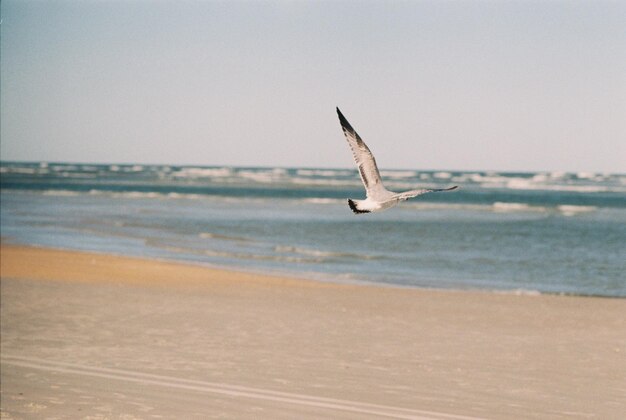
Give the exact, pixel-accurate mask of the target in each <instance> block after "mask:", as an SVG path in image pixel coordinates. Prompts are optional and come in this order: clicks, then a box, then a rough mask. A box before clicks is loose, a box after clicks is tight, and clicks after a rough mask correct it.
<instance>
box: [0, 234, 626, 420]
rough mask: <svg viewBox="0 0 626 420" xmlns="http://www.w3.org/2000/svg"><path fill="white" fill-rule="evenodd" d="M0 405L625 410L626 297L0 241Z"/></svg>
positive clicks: (142, 413) (412, 414) (61, 409)
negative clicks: (204, 263) (260, 270)
mask: <svg viewBox="0 0 626 420" xmlns="http://www.w3.org/2000/svg"><path fill="white" fill-rule="evenodd" d="M1 263H2V265H1V278H2V279H1V286H2V289H1V299H2V300H1V310H2V312H1V318H0V320H1V325H0V326H1V333H2V342H1V355H2V363H1V368H2V369H1V382H2V389H1V411H2V418H3V419H4V418H9V419H10V418H15V419H18V418H68V419H70V418H71V419H74V418H115V419H119V418H124V419H134V418H142V419H143V418H146V419H149V418H237V419H247V418H255V419H258V418H268V419H275V418H276V419H280V418H284V419H293V418H302V419H307V418H309V419H313V418H315V419H317V418H355V419H356V418H359V419H360V418H372V419H374V418H434V419H458V418H494V419H510V418H601V419H618V418H623V414H624V413H625V412H626V375H625V374H624V372H626V333H625V331H626V299H604V298H591V297H566V296H548V295H540V296H530V295H514V294H497V293H483V292H465V291H463V292H459V291H433V290H417V289H402V288H391V287H375V286H362V285H341V284H330V283H321V282H313V281H306V280H298V279H290V278H281V277H275V276H266V275H255V274H249V273H238V272H236V271H225V270H217V269H211V268H205V267H200V266H193V265H185V264H178V263H171V262H160V261H152V260H142V259H135V258H125V257H117V256H110V255H100V254H91V253H82V252H69V251H58V250H51V249H40V248H29V247H20V246H13V245H5V244H3V245H2V250H1Z"/></svg>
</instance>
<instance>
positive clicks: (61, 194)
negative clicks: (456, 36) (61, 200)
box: [43, 190, 81, 197]
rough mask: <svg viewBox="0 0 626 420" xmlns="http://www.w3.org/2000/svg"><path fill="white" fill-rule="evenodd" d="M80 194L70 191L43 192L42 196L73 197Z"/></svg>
mask: <svg viewBox="0 0 626 420" xmlns="http://www.w3.org/2000/svg"><path fill="white" fill-rule="evenodd" d="M80 194H81V193H80V192H78V191H70V190H46V191H44V192H43V195H49V196H53V197H74V196H77V195H80Z"/></svg>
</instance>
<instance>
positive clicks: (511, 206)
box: [492, 201, 547, 213]
mask: <svg viewBox="0 0 626 420" xmlns="http://www.w3.org/2000/svg"><path fill="white" fill-rule="evenodd" d="M492 209H493V211H495V212H499V213H509V212H530V211H532V212H544V211H547V208H546V207H542V206H531V205H529V204H526V203H503V202H500V201H496V202H495V203H493V205H492Z"/></svg>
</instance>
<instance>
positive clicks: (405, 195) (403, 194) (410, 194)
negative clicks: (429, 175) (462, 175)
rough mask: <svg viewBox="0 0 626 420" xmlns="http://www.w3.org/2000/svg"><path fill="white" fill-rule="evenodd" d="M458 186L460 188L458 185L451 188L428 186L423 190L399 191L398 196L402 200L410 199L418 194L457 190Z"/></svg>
mask: <svg viewBox="0 0 626 420" xmlns="http://www.w3.org/2000/svg"><path fill="white" fill-rule="evenodd" d="M457 188H459V186H458V185H455V186H454V187H450V188H430V189H428V188H427V189H423V190H412V191H405V192H401V193H399V194H398V195H397V197H398V198H399V199H400V200H408V199H409V198H413V197H417V196H418V195H422V194H426V193H431V192H440V191H452V190H456V189H457Z"/></svg>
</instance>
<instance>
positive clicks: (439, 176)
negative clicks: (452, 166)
mask: <svg viewBox="0 0 626 420" xmlns="http://www.w3.org/2000/svg"><path fill="white" fill-rule="evenodd" d="M433 177H434V178H437V179H450V178H452V174H451V173H450V172H435V173H434V174H433Z"/></svg>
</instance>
